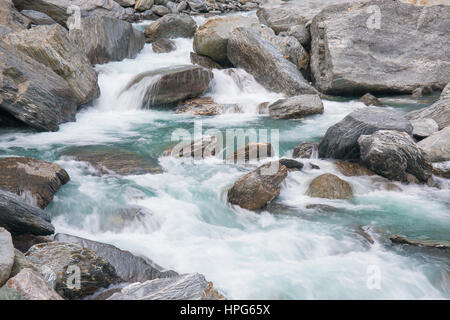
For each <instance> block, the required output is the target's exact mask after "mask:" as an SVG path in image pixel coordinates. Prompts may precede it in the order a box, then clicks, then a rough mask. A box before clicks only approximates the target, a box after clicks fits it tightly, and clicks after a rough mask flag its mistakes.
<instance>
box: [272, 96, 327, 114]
mask: <svg viewBox="0 0 450 320" xmlns="http://www.w3.org/2000/svg"><path fill="white" fill-rule="evenodd" d="M268 108H269V114H270V117H271V118H274V119H300V118H303V117H305V116H309V115H313V114H322V113H323V103H322V100H321V99H320V97H319V95H317V94H304V95H301V96H295V97H290V98H286V99H279V100H277V101H275V102H274V103H272V104H270V105H269V107H268Z"/></svg>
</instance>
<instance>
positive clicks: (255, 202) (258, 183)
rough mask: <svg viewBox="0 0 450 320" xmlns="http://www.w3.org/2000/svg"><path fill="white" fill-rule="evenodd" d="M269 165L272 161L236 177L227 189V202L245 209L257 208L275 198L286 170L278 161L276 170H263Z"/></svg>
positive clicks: (271, 164)
mask: <svg viewBox="0 0 450 320" xmlns="http://www.w3.org/2000/svg"><path fill="white" fill-rule="evenodd" d="M270 166H273V163H272V162H269V163H268V164H265V165H262V166H261V167H259V168H258V169H256V170H254V171H252V172H250V173H248V174H246V175H245V176H243V177H242V178H240V179H238V180H237V181H236V182H235V183H234V185H233V186H232V187H231V189H230V190H228V202H230V203H231V204H235V205H238V206H240V207H242V208H244V209H247V210H259V209H262V208H264V207H265V206H266V205H267V204H269V203H270V202H271V201H272V200H273V199H275V198H276V197H277V196H278V195H279V194H280V191H281V188H280V184H281V183H282V182H283V181H284V180H285V179H286V177H287V171H288V170H287V168H286V166H284V165H281V164H279V163H278V164H276V166H275V167H277V168H276V169H277V170H271V169H270V170H269V171H275V172H272V173H270V174H269V172H267V173H266V172H264V170H268V169H269V167H270Z"/></svg>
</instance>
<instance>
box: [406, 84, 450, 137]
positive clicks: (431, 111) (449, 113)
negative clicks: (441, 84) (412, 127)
mask: <svg viewBox="0 0 450 320" xmlns="http://www.w3.org/2000/svg"><path fill="white" fill-rule="evenodd" d="M405 117H406V118H407V119H409V120H420V119H433V120H434V121H436V123H437V124H438V126H439V130H442V129H444V128H445V127H448V126H450V83H448V84H447V86H446V87H445V88H444V90H443V91H442V94H441V97H440V98H439V100H438V101H436V102H435V103H433V104H432V105H431V106H429V107H425V108H423V109H420V110H415V111H411V112H409V113H407V114H406V115H405Z"/></svg>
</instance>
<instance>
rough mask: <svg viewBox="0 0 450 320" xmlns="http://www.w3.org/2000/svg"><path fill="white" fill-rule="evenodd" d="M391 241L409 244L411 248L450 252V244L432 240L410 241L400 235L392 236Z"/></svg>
mask: <svg viewBox="0 0 450 320" xmlns="http://www.w3.org/2000/svg"><path fill="white" fill-rule="evenodd" d="M389 240H391V241H392V243H396V244H408V245H411V246H417V247H424V248H435V249H441V250H449V249H450V243H448V242H439V241H432V240H416V239H408V238H405V237H402V236H399V235H396V234H394V235H391V236H390V237H389Z"/></svg>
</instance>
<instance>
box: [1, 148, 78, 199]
mask: <svg viewBox="0 0 450 320" xmlns="http://www.w3.org/2000/svg"><path fill="white" fill-rule="evenodd" d="M69 180H70V178H69V175H68V174H67V172H66V170H64V169H63V168H61V167H60V166H59V165H57V164H55V163H51V162H47V161H43V160H38V159H31V158H25V157H11V158H2V159H0V188H2V189H3V190H6V191H9V192H12V193H15V194H17V195H23V194H24V193H29V195H30V196H31V197H32V199H34V200H35V201H36V204H37V205H38V206H39V207H40V208H45V207H46V206H47V205H48V204H49V203H50V201H52V199H53V196H54V194H55V193H56V192H57V191H58V190H59V188H61V186H62V185H64V184H66V183H67V182H68V181H69Z"/></svg>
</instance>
